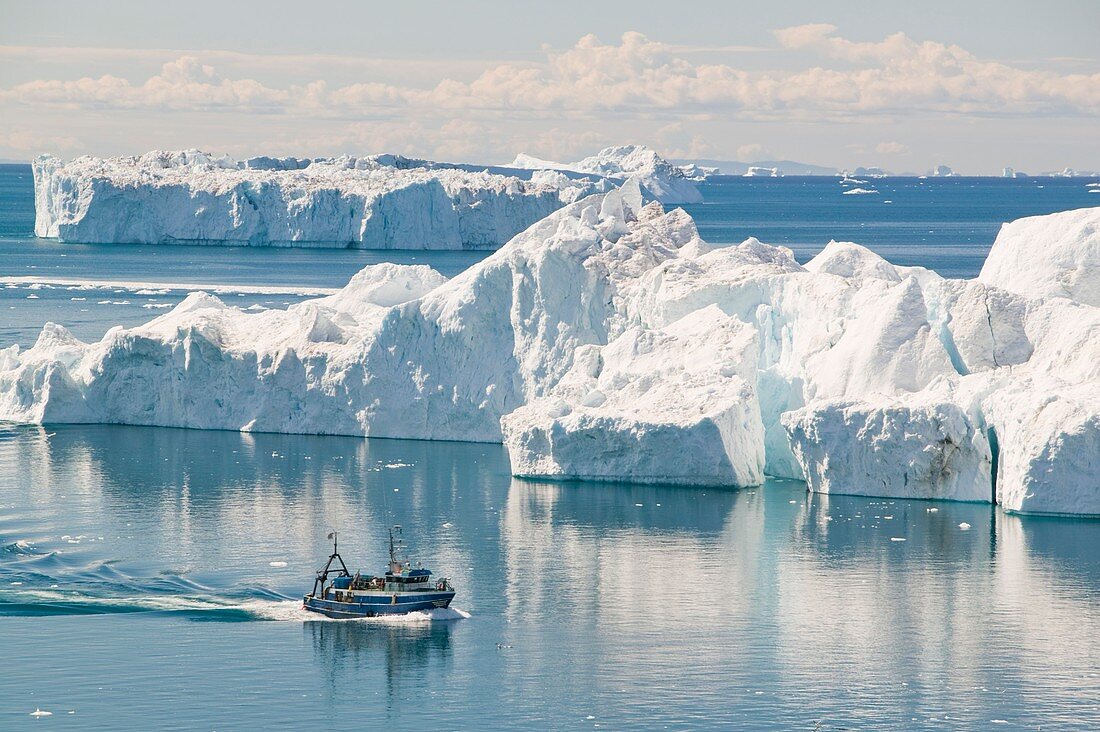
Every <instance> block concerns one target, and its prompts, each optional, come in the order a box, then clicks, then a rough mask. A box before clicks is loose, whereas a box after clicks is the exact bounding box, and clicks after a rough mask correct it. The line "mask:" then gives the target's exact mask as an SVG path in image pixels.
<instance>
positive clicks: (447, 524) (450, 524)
mask: <svg viewBox="0 0 1100 732" xmlns="http://www.w3.org/2000/svg"><path fill="white" fill-rule="evenodd" d="M452 526H454V524H452V523H451V522H450V521H448V522H446V523H445V524H443V528H445V529H449V528H451V527H452Z"/></svg>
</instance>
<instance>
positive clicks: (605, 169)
mask: <svg viewBox="0 0 1100 732" xmlns="http://www.w3.org/2000/svg"><path fill="white" fill-rule="evenodd" d="M510 165H511V167H513V168H524V169H527V170H569V171H575V172H580V173H591V174H593V175H597V176H601V177H604V178H610V179H612V180H620V181H621V180H629V179H634V180H636V181H637V182H638V184H639V185H640V186H641V187H642V188H643V189H644V190H645V191H646V192H648V193H649V194H650V195H652V196H653V197H654V198H656V199H657V200H658V201H660V202H661V203H700V202H701V201H702V200H703V195H702V194H701V193H700V192H699V189H698V188H697V187H696V185H695V182H694V180H693V177H694V176H693V175H692V174H693V173H694V174H695V176H697V175H698V174H699V171H697V170H685V169H684V168H682V167H679V166H676V165H673V164H672V163H670V162H668V161H667V160H665V159H664V158H662V157H661V156H660V155H658V154H657V153H655V152H654V151H653V150H650V149H649V148H648V147H646V146H645V145H619V146H616V147H608V148H604V149H603V150H601V151H600V152H598V153H596V154H595V155H591V156H589V157H587V158H584V159H583V160H578V161H576V162H575V163H555V162H553V161H550V160H542V159H541V158H536V157H534V156H531V155H527V154H523V153H521V154H519V155H517V156H516V159H515V160H513V161H512V163H511V164H510Z"/></svg>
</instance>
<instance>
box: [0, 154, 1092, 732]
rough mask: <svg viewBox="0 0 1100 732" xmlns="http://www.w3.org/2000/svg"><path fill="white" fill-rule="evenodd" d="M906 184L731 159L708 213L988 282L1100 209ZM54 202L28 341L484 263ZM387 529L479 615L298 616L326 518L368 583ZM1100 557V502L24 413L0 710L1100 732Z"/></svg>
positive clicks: (17, 434) (18, 232) (15, 313)
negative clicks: (869, 486) (1045, 503)
mask: <svg viewBox="0 0 1100 732" xmlns="http://www.w3.org/2000/svg"><path fill="white" fill-rule="evenodd" d="M887 185H888V184H887V183H886V182H876V187H878V188H879V189H880V190H881V191H883V194H882V195H880V196H879V197H877V198H878V199H880V200H878V201H877V202H876V201H871V200H865V199H870V198H872V197H869V196H867V197H859V196H847V197H841V196H840V195H839V194H838V193H837V192H836V189H838V188H839V185H838V184H837V183H836V181H834V180H831V179H823V180H820V181H809V182H803V181H799V180H796V179H785V180H782V181H756V180H754V181H744V180H741V179H735V180H728V181H719V182H717V183H713V184H711V183H708V184H706V187H705V192H706V195H707V197H708V201H709V202H708V203H707V204H703V205H702V206H697V207H691V208H692V213H693V215H695V216H696V218H697V220H698V221H699V225H700V229H701V231H702V232H703V235H704V236H705V237H706V238H708V239H710V240H712V241H717V242H721V241H738V240H740V239H742V238H744V236H747V235H749V234H755V235H757V236H759V237H760V238H761V239H763V240H765V241H770V242H773V243H784V244H787V245H789V246H792V247H793V248H794V249H795V250H796V252H797V253H798V255H799V257H800V258H801V259H805V258H807V257H808V256H811V255H812V253H813V252H814V251H816V249H817V248H820V246H821V245H823V244H824V242H825V241H827V240H828V239H829V238H831V237H834V238H846V239H854V240H856V241H860V242H862V243H867V244H870V245H872V246H873V247H874V248H876V249H877V250H878V251H880V252H881V253H883V254H884V255H885V256H887V257H889V258H891V259H892V260H893V261H898V262H900V263H908V264H912V263H920V264H924V265H926V266H933V267H934V268H936V269H938V270H939V271H941V272H943V273H945V274H955V275H961V276H973V274H976V272H977V267H978V266H980V260H981V258H982V257H983V256H984V253H985V251H986V249H987V248H988V246H989V245H990V244H991V243H992V240H993V237H994V236H995V234H996V230H997V226H998V224H999V222H1000V221H1001V220H1002V219H1007V218H1013V217H1014V216H1019V215H1026V214H1031V213H1042V212H1046V211H1048V210H1058V209H1061V208H1072V207H1075V206H1080V205H1088V203H1090V202H1091V201H1092V199H1090V198H1089V197H1088V196H1087V194H1085V193H1084V191H1085V188H1084V184H1083V182H1081V181H1051V180H1045V181H1039V180H1037V179H1032V180H1030V181H1007V182H1001V181H979V182H977V183H975V184H973V185H971V183H968V182H967V179H954V180H951V181H917V180H915V179H914V180H909V181H891V182H890V183H889V186H896V187H897V190H894V189H890V190H889V194H888V195H887V194H886V190H887ZM1040 185H1042V186H1044V187H1043V188H1039V187H1038V186H1040ZM924 186H930V187H924ZM951 186H957V187H956V188H952V187H951ZM1092 198H1093V199H1095V198H1100V196H1093V197H1092ZM850 199H857V200H854V201H853V200H850ZM1079 199H1080V200H1079ZM883 200H893V201H894V203H892V204H885V203H883ZM967 202H969V203H967ZM28 207H30V208H28ZM833 218H835V221H834V220H832V219H833ZM32 224H33V202H32V201H31V197H30V188H29V171H28V170H26V169H25V168H24V167H3V166H0V255H2V259H0V262H3V264H2V265H0V276H5V277H9V278H10V277H29V278H31V279H30V280H27V281H24V282H22V283H20V284H13V285H12V286H10V287H3V288H0V346H5V345H8V344H10V343H20V344H23V345H29V344H30V343H31V342H33V340H34V338H35V336H36V334H37V332H38V330H39V329H40V328H41V325H42V323H43V322H45V321H46V320H55V321H57V322H61V323H63V324H65V325H67V326H71V327H72V328H73V330H74V332H76V333H77V335H79V336H81V337H84V338H97V337H99V336H100V335H102V332H103V331H105V330H106V328H107V327H109V326H110V325H113V324H115V323H123V324H135V323H138V322H142V321H145V320H147V319H149V318H150V317H152V316H153V315H155V314H156V313H157V312H161V311H163V308H162V307H150V308H146V307H145V305H154V306H164V305H169V306H170V305H171V304H173V303H175V302H178V300H179V299H180V298H181V297H182V296H183V295H184V291H183V290H172V289H168V290H167V291H160V290H156V291H153V290H151V289H150V288H147V287H141V286H136V285H135V286H130V285H125V286H123V285H116V284H114V283H117V282H118V281H123V280H125V281H131V282H158V283H165V282H167V283H172V282H176V283H180V282H184V283H213V284H220V285H231V286H235V287H236V288H237V289H236V290H235V289H234V287H230V288H229V290H228V291H227V292H226V293H224V294H223V297H225V298H226V299H230V301H231V302H234V303H235V304H241V305H261V306H264V307H285V304H287V303H290V302H295V301H297V300H300V299H302V298H303V297H306V296H307V295H306V294H304V293H305V292H306V291H307V290H309V289H310V288H324V287H337V286H340V285H342V284H343V283H344V282H345V281H346V280H347V279H348V277H350V276H351V274H353V273H354V272H355V271H356V270H357V269H358V268H359V267H361V266H362V265H363V264H365V263H368V262H372V261H382V260H383V259H391V260H397V261H403V262H409V263H415V262H424V263H428V264H431V265H433V266H435V267H437V268H439V269H441V270H442V271H444V272H445V273H447V274H454V273H455V272H457V271H460V270H461V269H462V268H464V267H465V266H468V264H469V263H472V262H473V261H476V260H477V259H478V258H479V257H480V256H483V255H482V254H477V253H457V254H452V253H431V254H427V253H422V252H399V253H394V252H387V253H372V252H359V251H347V250H328V251H317V250H250V249H216V248H196V247H136V246H120V247H112V246H74V245H60V244H57V243H54V242H45V241H40V240H35V239H33V238H31V237H30V227H31V225H32ZM863 231H867V232H871V233H873V236H867V237H860V236H856V235H855V234H858V233H860V232H863ZM976 262H977V263H978V264H975V263H976ZM66 279H82V280H89V281H94V282H98V283H101V286H99V287H98V288H97V289H68V288H69V287H73V285H62V284H49V283H50V282H57V281H58V280H66ZM34 283H37V284H38V285H40V286H39V287H34V286H33V285H34ZM272 285H278V286H282V287H285V288H287V289H286V290H280V291H279V292H277V293H275V292H256V291H255V288H259V289H263V287H269V288H270V286H272ZM242 290H243V291H242ZM143 291H144V293H145V294H139V293H141V292H143ZM32 295H33V296H34V297H33V298H32V297H31V296H32ZM73 298H84V299H83V300H74V299H73ZM393 523H401V524H402V525H403V526H404V527H405V534H406V538H407V539H408V541H409V543H410V544H411V545H412V547H413V548H414V549H415V550H416V554H417V556H418V557H419V558H420V559H422V560H423V561H424V562H425V564H426V565H427V566H429V567H431V568H432V569H433V570H435V571H437V572H440V573H444V574H447V575H450V576H451V577H452V578H453V580H454V582H455V584H456V585H457V586H458V589H459V595H458V597H457V599H456V601H455V606H456V607H457V608H458V609H459V610H461V611H462V613H461V615H468V617H465V618H459V619H450V620H437V621H434V622H399V623H394V622H333V621H322V620H314V619H311V616H307V615H304V614H303V613H302V612H301V611H300V609H299V605H300V602H299V598H300V596H301V594H302V593H303V592H305V591H306V590H308V589H309V587H310V586H311V584H312V574H313V572H314V570H315V569H316V568H317V567H318V566H319V565H320V564H321V563H323V561H324V557H325V556H326V555H327V550H328V545H327V542H326V539H325V535H326V534H327V533H328V532H329V531H331V530H332V529H334V528H335V529H339V530H340V532H341V550H342V553H343V554H344V556H345V558H346V559H348V560H349V563H351V564H352V565H354V567H355V568H362V569H363V570H364V571H368V572H374V571H378V569H380V567H381V563H382V561H383V560H384V546H383V541H384V537H385V534H386V529H387V527H388V526H389V525H391V524H393ZM963 523H966V524H969V525H970V527H971V528H969V529H968V530H963V529H961V528H960V524H963ZM902 540H904V541H902ZM1098 547H1100V522H1097V521H1087V520H1073V519H1052V518H1038V517H1017V516H1009V515H1006V514H1004V513H1002V512H1000V511H999V510H997V509H995V508H992V507H990V506H984V505H975V504H953V503H947V502H941V503H934V502H922V501H902V500H888V499H865V498H856V497H823V496H811V495H808V494H807V493H806V492H805V488H804V486H803V485H802V484H801V483H798V482H791V481H787V482H779V481H776V482H770V483H768V484H767V485H765V486H763V487H761V488H757V489H748V490H740V491H734V490H705V491H703V490H695V489H685V488H675V487H666V488H655V487H638V486H632V485H626V484H621V485H620V484H601V485H595V484H587V483H567V484H560V485H555V484H548V483H538V482H531V481H520V480H514V479H512V478H511V477H510V476H509V473H508V463H507V456H506V454H505V452H504V450H503V448H502V447H501V446H499V445H483V444H459V443H432V442H416V441H402V440H359V439H353V438H341V437H309V436H284V435H241V434H236V433H227V432H199V431H186V430H169V429H155V428H136V427H120V426H71V427H64V426H56V427H50V428H48V429H43V428H37V427H25V426H14V425H0V649H2V650H3V657H4V659H5V661H6V663H5V668H4V673H3V675H0V729H5V730H6V729H14V728H18V727H20V726H23V725H29V724H36V725H41V726H42V727H43V728H45V727H47V726H54V727H57V728H64V729H72V730H119V729H150V730H162V729H163V730H177V729H178V730H242V731H243V730H249V731H252V730H266V729H283V728H289V727H291V726H304V725H324V726H326V727H329V726H331V727H333V728H343V727H349V726H350V727H356V728H358V727H365V728H368V729H371V728H376V727H383V726H385V727H387V728H391V729H397V730H405V729H409V730H412V729H417V730H419V729H498V728H536V729H699V728H712V729H723V730H724V729H745V730H765V729H776V730H787V729H806V730H812V729H821V730H839V729H861V730H862V729H891V730H892V729H943V730H960V729H1040V728H1041V729H1043V730H1053V729H1081V730H1089V729H1096V728H1098V727H1100V661H1098V658H1100V640H1098V639H1100V549H1098ZM36 708H40V709H44V710H48V711H51V712H52V713H53V714H52V716H50V717H47V718H44V719H41V720H38V721H35V720H34V719H33V718H32V717H30V716H29V714H30V713H31V712H33V711H34V710H35V709H36Z"/></svg>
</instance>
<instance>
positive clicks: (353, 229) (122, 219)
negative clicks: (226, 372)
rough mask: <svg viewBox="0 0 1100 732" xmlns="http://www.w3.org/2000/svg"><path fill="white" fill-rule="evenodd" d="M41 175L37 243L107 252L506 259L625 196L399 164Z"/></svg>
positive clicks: (165, 167) (158, 157)
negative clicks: (201, 250)
mask: <svg viewBox="0 0 1100 732" xmlns="http://www.w3.org/2000/svg"><path fill="white" fill-rule="evenodd" d="M33 171H34V184H35V234H36V235H37V236H40V237H48V238H57V239H60V240H62V241H68V242H100V243H102V242H108V243H146V244H160V243H181V244H237V245H253V246H280V245H282V246H325V247H356V248H364V249H495V248H497V247H499V246H500V245H501V244H503V243H504V242H506V241H508V240H509V239H511V238H512V237H513V236H514V235H516V234H517V233H519V232H520V231H522V230H523V229H525V228H527V227H528V226H530V225H531V224H532V223H534V222H535V221H538V220H539V219H541V218H543V217H545V216H547V215H548V214H550V213H552V212H553V211H556V210H557V209H559V208H561V207H562V206H564V205H566V204H568V203H571V202H573V201H576V200H578V199H580V198H582V197H584V196H586V195H589V194H592V193H596V192H599V191H606V190H609V189H610V188H611V187H613V186H612V185H611V184H610V183H609V182H607V181H604V180H600V179H596V178H591V179H584V178H582V179H577V178H569V177H566V176H564V175H561V174H556V173H553V172H543V173H535V174H533V175H530V176H529V179H528V180H523V179H521V178H519V177H516V176H514V175H501V174H495V173H489V172H486V171H476V170H470V169H465V168H463V167H462V166H448V165H445V164H440V163H432V162H430V161H425V160H415V159H410V158H404V157H400V156H395V155H377V156H373V157H367V158H353V157H343V158H331V159H317V160H303V159H299V158H270V157H259V158H250V159H248V160H242V161H236V160H233V159H231V158H228V157H222V158H215V157H213V156H210V155H207V154H206V153H203V152H200V151H197V150H188V151H181V152H159V151H158V152H152V153H147V154H145V155H142V156H140V157H118V158H107V159H103V158H94V157H81V158H77V159H75V160H71V161H68V162H65V161H62V160H59V159H58V158H54V157H51V156H42V157H39V158H37V159H36V160H35V161H34V162H33Z"/></svg>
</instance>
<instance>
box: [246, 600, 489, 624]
mask: <svg viewBox="0 0 1100 732" xmlns="http://www.w3.org/2000/svg"><path fill="white" fill-rule="evenodd" d="M233 607H236V608H239V609H241V610H244V611H245V612H248V613H251V614H253V615H255V616H256V617H259V618H263V619H265V620H282V621H294V622H302V623H306V622H310V623H312V622H332V623H379V624H382V625H406V624H416V623H434V622H440V621H446V620H464V619H466V618H468V617H470V613H468V612H466V611H465V610H459V609H458V608H439V609H435V610H426V611H422V612H413V613H406V614H404V615H377V616H375V617H373V618H354V619H349V620H337V619H335V618H328V617H325V616H324V615H321V614H320V613H314V612H310V611H309V610H306V609H304V608H303V607H302V601H301V600H250V601H248V602H244V603H241V604H240V605H236V606H233Z"/></svg>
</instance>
